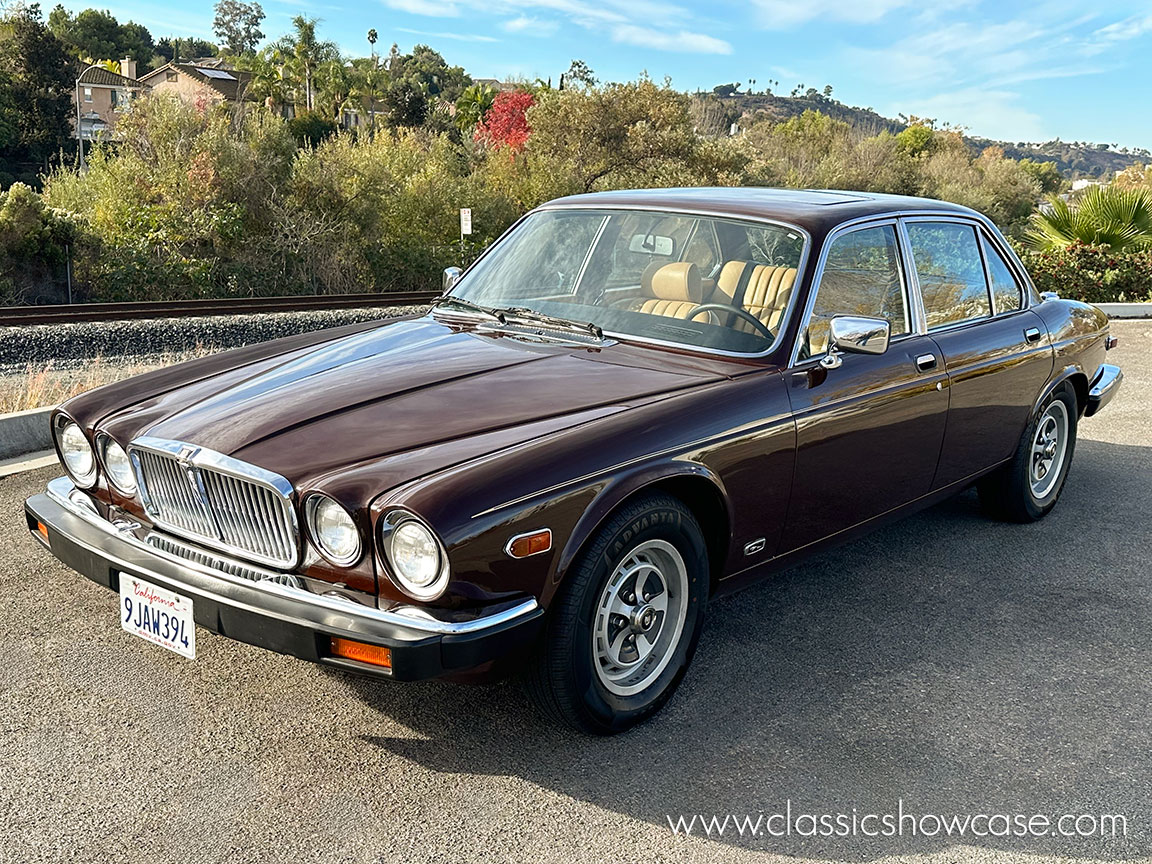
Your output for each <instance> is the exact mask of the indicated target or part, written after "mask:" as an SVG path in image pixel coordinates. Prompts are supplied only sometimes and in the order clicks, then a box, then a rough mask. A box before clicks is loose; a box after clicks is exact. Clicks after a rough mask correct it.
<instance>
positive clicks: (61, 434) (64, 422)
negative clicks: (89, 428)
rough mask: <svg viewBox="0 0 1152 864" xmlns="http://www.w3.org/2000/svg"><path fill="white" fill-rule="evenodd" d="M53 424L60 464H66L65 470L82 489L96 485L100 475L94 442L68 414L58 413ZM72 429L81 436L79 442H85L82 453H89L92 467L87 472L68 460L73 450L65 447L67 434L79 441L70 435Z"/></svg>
mask: <svg viewBox="0 0 1152 864" xmlns="http://www.w3.org/2000/svg"><path fill="white" fill-rule="evenodd" d="M52 425H53V429H52V432H53V436H52V437H53V439H54V440H55V444H56V452H57V453H58V454H59V456H60V464H61V465H63V466H64V470H65V471H67V472H68V476H69V477H70V478H71V479H72V482H73V483H75V484H76V485H77V486H78V487H80V488H81V489H91V488H92V487H93V486H95V485H96V478H97V477H98V476H99V475H100V469H99V463H98V462H97V460H96V450H95V448H94V447H93V446H92V442H91V441H89V440H88V436H87V435H85V434H84V429H83V428H82V427H81V426H80V424H79V423H77V422H76V421H75V420H73V419H72V418H71V417H69V416H68V415H67V414H57V415H56V420H55V422H54V423H53V424H52ZM72 429H75V430H76V435H78V436H79V439H78V441H79V443H81V444H83V449H82V450H81V451H80V452H81V453H85V452H86V454H87V459H88V462H89V463H90V467H89V469H88V470H87V471H85V472H80V471H79V470H77V468H76V467H75V466H74V465H72V464H71V463H70V462H69V460H68V455H67V454H68V453H69V452H72V451H70V450H69V449H68V448H67V447H65V436H66V435H68V440H69V441H71V442H72V443H73V444H75V443H77V438H76V436H75V435H69V434H68V433H70V431H71V430H72Z"/></svg>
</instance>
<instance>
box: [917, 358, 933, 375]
mask: <svg viewBox="0 0 1152 864" xmlns="http://www.w3.org/2000/svg"><path fill="white" fill-rule="evenodd" d="M916 368H917V369H919V370H920V371H921V372H927V371H928V370H930V369H935V368H936V355H935V354H921V355H920V356H919V357H917V358H916Z"/></svg>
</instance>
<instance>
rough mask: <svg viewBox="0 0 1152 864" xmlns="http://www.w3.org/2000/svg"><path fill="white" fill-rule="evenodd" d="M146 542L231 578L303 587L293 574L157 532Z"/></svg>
mask: <svg viewBox="0 0 1152 864" xmlns="http://www.w3.org/2000/svg"><path fill="white" fill-rule="evenodd" d="M145 542H146V543H147V544H148V545H149V546H151V547H152V548H154V549H156V550H158V551H160V552H163V553H164V554H165V555H167V556H168V557H169V558H177V559H179V560H181V561H191V562H193V563H194V564H199V565H201V566H202V567H207V568H208V569H209V570H218V571H219V572H221V573H227V574H228V575H229V576H236V577H237V578H239V579H247V580H248V581H249V582H276V583H277V584H279V585H288V586H290V587H292V588H302V587H303V586H302V585H301V583H300V580H299V579H298V578H296V577H295V576H293V575H292V574H291V573H272V572H270V571H268V570H258V569H256V568H255V567H246V566H245V565H243V564H241V563H240V562H239V561H233V560H231V559H229V558H222V557H220V556H219V555H213V554H212V553H211V552H207V551H205V550H203V549H197V548H195V547H194V546H189V545H188V544H187V543H181V542H180V541H179V540H174V539H173V538H171V537H167V536H165V535H163V534H157V533H156V532H155V531H152V532H149V534H148V536H147V537H146V538H145Z"/></svg>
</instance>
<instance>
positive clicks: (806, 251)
mask: <svg viewBox="0 0 1152 864" xmlns="http://www.w3.org/2000/svg"><path fill="white" fill-rule="evenodd" d="M555 210H585V211H587V212H589V213H599V212H602V211H605V210H610V211H613V212H628V213H671V214H675V215H682V216H703V217H705V218H710V219H724V220H726V221H728V222H745V223H747V224H750V225H772V226H774V227H777V228H785V229H787V230H789V231H795V232H796V233H797V234H798V235H799V236H800V237H802V238H803V240H804V247H803V249H801V251H800V260H799V261H798V262H797V263H796V281H795V282H794V283H793V286H794V287H793V290H792V295H791V296H790V297H789V298H788V305H787V306H786V307H785V308H784V313H783V314H782V315H781V316H780V323H779V324H778V325H777V328H776V338H775V339H773V340H772V344H771V345H769V346H768V347H767V348H766V349H764V350H763V351H757V352H753V353H749V352H744V351H725V350H723V349H722V348H708V347H705V346H701V345H693V344H691V343H690V342H672V341H669V340H665V339H653V338H649V337H647V336H636V335H634V334H632V333H620V332H618V331H615V330H607V329H605V330H604V331H603V332H604V335H605V336H609V337H611V338H613V339H616V340H618V341H620V342H636V343H640V344H644V345H658V346H661V347H667V348H675V349H677V350H679V351H691V352H693V353H698V354H707V355H710V356H714V357H733V358H739V359H747V360H752V359H756V358H759V357H767V356H768V355H769V354H772V353H774V352H775V351H777V350H779V348H780V346H781V344H782V338H783V336H784V332H785V331H786V330H787V329H788V324H789V322H791V320H792V315H793V313H794V312H795V309H796V303H797V298H798V296H799V294H800V290H799V288H800V287H801V285H802V284H803V280H804V275H805V272H806V271H807V269H808V259H809V257H810V256H811V252H812V235H811V234H810V233H809V232H808V231H807V230H806V229H804V228H801V227H800V226H799V225H796V224H794V223H792V222H786V221H784V220H782V219H772V218H770V217H767V216H751V215H746V214H740V215H736V214H733V213H731V212H730V211H724V210H715V209H711V208H708V207H674V206H659V207H643V206H637V205H635V204H632V205H627V204H612V203H605V204H596V205H594V206H591V205H588V204H564V203H558V202H549V203H547V204H541V205H540V206H539V207H536V208H535V209H533V210H530V211H529V212H527V213H525V214H524V215H523V216H521V217H520V218H519V219H517V220H516V221H515V222H514V223H513V224H512V226H511V227H510V228H509V229H508V230H507V231H505V232H504V233H503V234H502V235H500V237H499V239H497V240H496V242H494V243H493V244H492V245H491V246H489V247H488V248H487V249H485V250H484V252H483V253H482V254H481V255H480V256H479V257H477V258H476V260H475V261H473V262H472V263H471V264H470V265H468V268H467V269H466V270H465V271H464V272H463V273H462V274H461V275H460V278H459V279H457V280H456V284H455V285H453V286H452V290H451V291H448V292H447V293H448V294H449V295H450V294H452V293H453V292H454V291H456V290H457V289H458V288H459V287H460V286H461V285H462V284H464V283H465V281H466V279H467V278H468V274H469V272H470V271H471V270H472V269H473V268H474V267H475V266H476V265H477V264H479V263H480V262H481V261H482V260H483V259H484V258H486V257H487V256H488V254H489V253H490V252H491V251H492V250H493V249H495V248H497V247H498V246H499V245H500V244H501V243H503V242H504V240H505V239H507V238H508V237H509V236H510V235H511V234H512V232H513V231H515V230H516V229H517V228H518V227H519V226H520V224H521V223H522V222H524V220H526V219H528V218H529V217H530V216H532V215H534V214H536V213H544V212H547V211H555ZM603 230H604V225H601V226H600V229H599V231H598V232H597V235H596V239H597V240H598V239H599V237H600V233H601V232H603ZM585 264H587V262H585ZM581 273H583V267H582V268H581Z"/></svg>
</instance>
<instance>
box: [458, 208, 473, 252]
mask: <svg viewBox="0 0 1152 864" xmlns="http://www.w3.org/2000/svg"><path fill="white" fill-rule="evenodd" d="M471 233H472V208H471V207H461V208H460V265H461V266H463V265H464V235H465V234H471Z"/></svg>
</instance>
